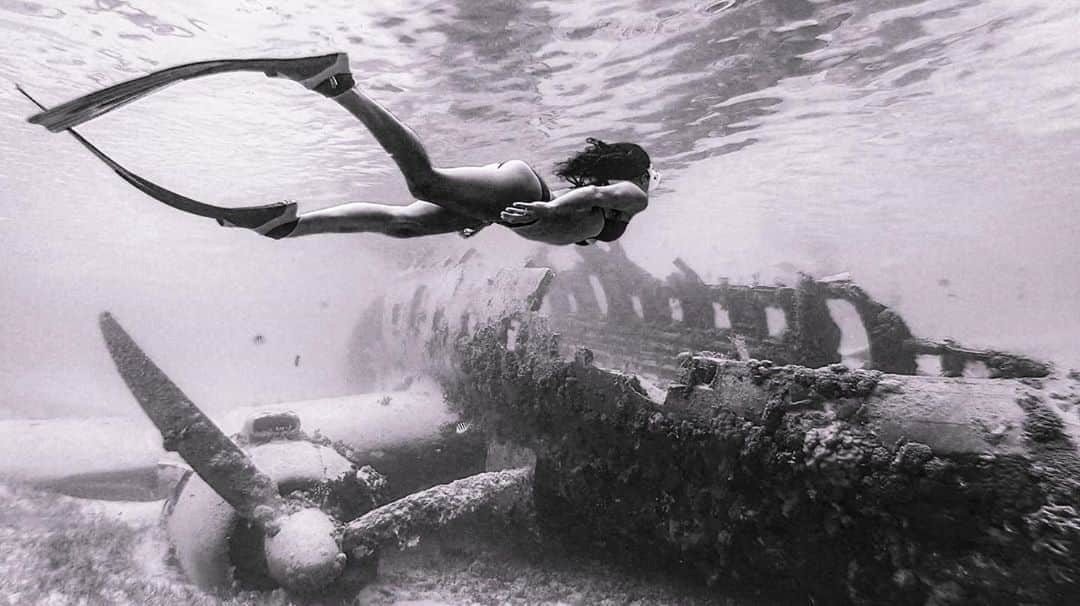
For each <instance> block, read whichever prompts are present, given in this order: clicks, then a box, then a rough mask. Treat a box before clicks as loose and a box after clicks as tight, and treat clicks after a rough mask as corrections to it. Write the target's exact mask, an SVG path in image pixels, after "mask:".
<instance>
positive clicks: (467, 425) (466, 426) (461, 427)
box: [454, 421, 473, 434]
mask: <svg viewBox="0 0 1080 606" xmlns="http://www.w3.org/2000/svg"><path fill="white" fill-rule="evenodd" d="M472 426H473V424H472V421H461V422H460V423H458V424H457V425H456V426H455V427H454V429H455V430H456V431H457V432H458V434H463V433H465V432H466V431H469V430H470V429H472Z"/></svg>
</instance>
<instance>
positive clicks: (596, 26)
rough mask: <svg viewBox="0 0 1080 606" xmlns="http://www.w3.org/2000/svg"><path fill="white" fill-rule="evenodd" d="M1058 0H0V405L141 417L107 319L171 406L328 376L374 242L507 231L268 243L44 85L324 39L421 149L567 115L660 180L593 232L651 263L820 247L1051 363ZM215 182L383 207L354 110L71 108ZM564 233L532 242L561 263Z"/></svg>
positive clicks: (1068, 353)
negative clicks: (50, 118)
mask: <svg viewBox="0 0 1080 606" xmlns="http://www.w3.org/2000/svg"><path fill="white" fill-rule="evenodd" d="M1077 32H1080V4H1078V3H1077V2H1075V1H1067V2H1062V1H1060V0H853V1H839V0H836V1H830V0H814V1H810V0H713V1H704V0H699V1H672V0H604V1H597V2H587V3H586V2H570V1H565V2H563V1H555V0H551V1H530V0H515V1H495V0H456V1H455V0H451V1H445V0H444V1H441V2H429V1H426V0H419V1H415V0H414V1H410V0H367V1H365V2H353V1H347V0H335V1H325V0H320V1H317V2H316V1H302V0H297V1H287V0H241V1H237V2H213V1H210V0H184V1H180V0H170V1H154V2H149V1H139V0H132V1H123V0H95V1H91V0H70V1H60V2H34V1H29V0H0V38H2V39H3V40H4V42H3V50H4V52H3V53H2V54H0V79H2V80H3V81H4V84H3V92H2V93H0V250H2V251H3V260H2V261H0V283H2V284H3V287H2V290H0V361H2V362H0V417H2V416H5V415H6V416H19V417H24V416H60V415H96V414H111V415H115V414H139V412H138V409H137V407H136V406H134V403H133V402H132V401H131V399H130V396H129V395H128V393H127V390H126V389H125V388H124V386H123V384H122V382H121V381H120V379H119V377H118V376H117V375H116V372H115V369H114V368H113V366H112V363H111V361H110V359H109V358H108V355H107V352H106V350H105V347H104V345H103V342H102V340H101V337H100V335H99V334H98V330H97V322H96V319H97V316H98V314H99V313H100V312H102V311H104V310H110V311H112V312H113V313H114V314H115V315H116V316H117V317H118V318H119V319H120V320H121V321H122V322H123V323H124V324H125V326H127V327H128V328H129V330H131V332H132V333H133V334H134V335H135V336H136V337H137V338H138V339H139V341H140V343H142V344H143V345H144V346H145V347H146V349H147V351H148V353H149V354H150V355H151V356H152V357H154V358H155V359H157V360H158V361H159V362H160V363H161V364H162V365H163V366H164V367H165V368H166V370H167V371H168V372H169V374H170V375H171V376H173V378H174V379H175V380H176V381H177V382H178V383H179V384H180V385H181V386H182V387H183V388H184V389H185V391H187V392H188V393H189V395H191V396H192V398H193V399H194V400H195V401H197V402H199V403H200V404H201V405H204V406H206V407H207V408H210V409H215V408H218V409H220V408H221V407H224V406H227V405H230V404H251V403H258V402H268V401H275V400H291V399H310V398H317V397H326V396H333V395H339V394H343V393H346V392H347V391H348V385H347V383H346V380H345V372H344V365H345V360H346V351H347V346H348V341H349V338H350V336H351V332H352V330H353V326H354V324H355V322H356V320H357V317H358V315H359V311H360V310H361V309H362V308H363V304H364V303H365V302H367V301H368V300H370V298H371V297H372V296H374V295H376V294H377V293H378V291H379V288H380V287H381V285H384V284H387V283H390V281H392V280H393V268H394V267H395V266H396V265H397V264H398V263H399V262H400V261H402V260H403V259H409V258H416V257H420V256H426V255H436V254H451V253H456V252H458V251H461V250H463V248H464V247H466V246H475V247H477V248H480V249H482V250H483V251H485V252H490V253H493V254H496V255H500V256H501V257H502V258H505V259H513V258H515V256H520V257H521V258H524V256H526V255H528V254H529V253H530V252H531V251H533V250H534V247H533V246H532V245H531V244H529V243H526V242H523V241H518V240H515V239H514V236H513V235H512V234H510V233H509V232H508V231H507V230H505V229H502V228H500V227H497V226H496V227H492V228H490V229H487V230H485V232H484V233H482V234H480V235H479V236H477V237H476V238H474V239H472V240H469V241H468V243H466V242H464V241H462V240H460V239H459V238H457V237H456V236H454V235H446V236H438V237H433V238H427V239H423V240H411V241H396V240H391V239H389V238H386V237H383V236H376V235H363V234H361V235H326V236H316V237H309V238H302V239H297V240H287V241H272V240H267V239H263V238H260V237H259V236H256V235H254V234H252V233H248V232H244V231H240V230H229V229H223V228H220V227H218V226H217V225H216V224H215V223H214V222H212V221H209V220H205V219H199V218H195V217H192V216H189V215H184V214H182V213H178V212H176V211H174V210H172V209H169V208H166V207H164V206H162V205H160V204H158V203H157V202H155V201H153V200H151V199H149V198H147V197H145V196H144V195H142V194H140V193H138V192H137V191H135V190H133V189H132V188H131V187H130V186H128V185H127V184H126V183H124V182H123V181H121V180H120V179H119V178H117V177H116V176H115V175H114V174H113V173H112V172H110V171H109V170H108V169H107V168H106V167H105V166H103V165H102V164H101V163H100V162H98V161H97V160H95V159H94V158H93V157H91V156H90V155H89V154H88V153H87V152H86V151H85V150H84V149H82V148H81V147H79V146H78V145H77V144H76V143H75V142H74V141H73V140H72V139H71V138H70V137H68V136H66V135H63V134H50V133H48V132H47V131H45V130H44V129H42V128H39V127H35V126H31V125H30V124H27V123H26V122H25V118H26V117H27V116H29V115H31V114H33V113H35V111H36V110H35V108H34V107H33V106H32V105H31V104H30V103H29V102H28V101H27V100H26V99H24V98H23V97H21V96H20V95H18V94H17V93H16V92H15V90H14V85H15V83H20V84H22V85H24V86H25V87H26V88H27V90H29V91H30V92H31V93H32V94H35V95H36V96H37V97H38V98H39V100H41V101H42V102H43V103H45V104H47V105H55V104H58V103H61V102H64V101H67V100H69V99H71V98H73V97H75V96H78V95H81V94H84V93H87V92H89V91H92V90H95V89H98V88H101V87H103V86H106V85H109V84H113V83H116V82H119V81H122V80H126V79H130V78H133V77H136V76H140V75H143V74H145V73H147V72H150V71H153V70H156V69H160V68H163V67H167V66H170V65H175V64H180V63H187V62H192V61H198V60H204V59H213V58H247V57H266V56H282V57H294V56H303V55H310V54H322V53H326V52H332V51H346V52H348V53H349V55H350V58H351V63H352V69H353V73H354V74H355V75H356V78H357V82H358V85H359V86H360V87H361V88H362V89H363V90H364V91H366V92H367V93H369V94H370V95H371V96H372V97H374V98H375V99H376V100H377V101H379V102H380V103H382V104H384V105H385V106H387V107H388V108H389V109H391V110H392V111H393V112H394V113H395V114H396V115H398V116H399V117H400V118H402V119H403V120H404V121H405V122H406V123H408V124H409V125H410V126H412V127H413V128H414V129H415V130H416V131H417V132H418V133H419V134H420V136H421V138H422V139H423V140H424V142H425V144H426V145H427V146H428V149H429V151H430V152H431V155H432V157H433V159H434V160H435V161H436V163H438V164H440V165H455V164H457V165H460V164H485V163H490V162H497V161H502V160H506V159H511V158H520V159H523V160H526V161H528V162H530V163H531V164H532V165H534V166H535V167H536V168H537V169H538V170H540V172H541V173H542V174H543V175H544V176H545V179H547V180H548V181H549V183H552V184H555V179H554V177H553V176H552V169H553V167H554V164H555V163H556V162H558V161H559V160H561V159H563V158H565V157H566V156H567V155H569V154H570V153H571V152H573V151H574V150H576V149H579V148H580V147H582V145H583V144H584V139H585V138H586V137H590V136H592V137H599V138H602V139H605V140H607V141H618V140H631V141H636V142H639V143H640V144H642V145H643V146H644V147H645V148H646V149H647V150H648V151H649V152H650V153H651V155H652V157H653V160H654V165H655V166H656V167H657V168H658V169H659V170H660V172H661V173H662V174H663V181H662V183H661V185H660V187H659V188H658V189H657V190H655V193H654V195H653V198H652V200H653V201H652V204H651V206H650V208H649V209H648V210H647V211H646V214H644V215H642V216H640V217H639V218H638V220H636V221H635V222H634V224H633V226H632V227H631V228H630V229H629V230H628V231H627V233H626V235H625V236H624V238H623V240H622V241H623V242H624V247H625V249H626V250H627V252H628V254H629V255H630V256H631V258H632V259H633V260H635V261H636V262H638V263H640V264H641V265H643V266H644V267H646V268H647V269H649V270H650V271H652V272H654V273H655V274H657V275H659V276H663V275H666V274H667V273H668V272H669V271H670V270H671V261H672V260H673V259H674V258H675V257H677V256H678V257H682V258H683V259H685V260H686V261H687V262H688V263H689V264H690V265H691V266H692V267H694V268H695V269H697V270H698V271H699V272H700V273H701V274H702V275H703V276H704V277H705V278H706V279H707V280H716V279H719V278H720V277H729V278H731V279H732V281H733V282H744V283H749V282H752V281H755V280H756V281H761V282H764V283H772V281H774V280H786V281H788V282H789V283H790V282H792V281H793V280H794V279H795V276H796V272H799V271H803V272H807V273H810V274H812V275H814V276H817V277H821V276H825V275H829V274H834V273H839V272H851V275H852V277H853V279H854V280H855V281H856V282H857V283H859V284H860V285H862V286H863V287H864V288H866V289H867V290H868V291H869V292H870V294H871V295H872V296H874V297H875V298H876V299H878V300H880V301H882V302H883V303H885V304H887V305H891V306H894V307H895V308H896V309H897V310H898V311H899V312H900V313H901V314H902V315H903V316H904V318H906V319H907V321H908V322H909V324H910V325H911V328H912V332H914V333H915V334H917V335H919V336H922V337H928V338H944V337H952V338H956V339H958V340H960V341H961V342H963V343H964V344H965V345H970V346H976V347H993V348H999V349H1007V350H1013V351H1017V352H1022V353H1027V354H1030V355H1032V356H1035V357H1039V358H1046V359H1050V360H1054V361H1056V362H1058V363H1059V365H1062V366H1065V367H1069V366H1077V365H1080V345H1077V343H1078V342H1080V313H1078V312H1077V301H1078V300H1080V271H1077V269H1078V267H1080V244H1078V242H1077V234H1078V233H1080V212H1078V211H1077V203H1078V202H1080V171H1077V167H1078V166H1080V145H1078V135H1080V36H1078V35H1077ZM80 130H81V132H83V134H84V135H86V136H87V137H88V138H89V139H90V140H91V141H93V142H94V143H96V144H98V145H100V146H101V147H102V148H104V149H105V150H106V151H107V152H109V153H111V154H113V155H114V156H115V157H116V159H117V160H119V161H120V162H121V163H123V164H125V165H126V166H128V167H129V168H131V169H132V170H135V171H136V172H139V173H140V174H143V175H145V176H146V177H148V178H150V179H152V180H154V181H156V182H159V183H161V184H163V185H165V186H166V187H169V188H170V189H173V190H175V191H178V192H181V193H183V194H185V195H188V196H191V197H194V198H196V199H200V200H207V201H213V202H217V203H221V204H224V205H251V204H263V203H268V202H273V201H278V200H282V199H287V198H288V199H295V200H298V201H299V202H300V204H301V209H302V210H311V209H314V208H319V207H324V206H329V205H332V204H338V203H342V202H346V201H361V200H363V201H375V202H391V203H401V204H404V203H407V202H409V201H410V199H409V196H408V192H407V190H406V188H405V186H404V184H403V182H402V179H401V177H400V176H399V174H398V173H397V171H396V168H395V167H394V165H393V163H392V162H391V161H390V159H389V158H388V157H387V156H386V154H385V153H384V152H383V151H382V150H381V149H380V148H379V147H378V146H377V145H376V144H375V142H374V141H373V139H372V137H371V136H370V135H369V134H368V132H367V131H366V130H365V129H364V128H362V127H361V126H360V125H359V124H357V123H356V122H355V121H354V120H353V119H352V118H351V117H350V116H349V115H348V114H347V113H346V112H344V111H343V110H342V109H341V108H340V107H338V106H337V105H336V104H334V103H331V102H328V101H327V100H325V99H323V98H322V97H320V96H318V95H315V94H312V93H309V92H307V91H305V90H303V89H302V88H301V87H299V86H297V85H295V84H293V83H291V82H286V81H281V80H270V79H267V78H263V77H261V76H257V75H253V74H230V75H221V76H215V77H213V78H203V79H199V80H196V81H191V82H185V83H181V84H178V85H176V86H173V87H171V88H169V89H168V90H166V91H164V92H162V93H160V94H156V95H154V96H151V97H148V98H146V99H143V100H140V101H138V102H137V103H133V104H131V105H129V106H127V107H124V108H122V109H120V110H118V111H116V112H113V113H111V114H109V115H107V116H104V117H103V118H101V119H99V120H95V121H93V122H91V123H88V124H86V125H85V126H84V127H81V128H80ZM574 253H575V251H574V250H573V249H572V247H571V248H569V249H565V250H562V251H560V254H562V255H563V256H564V257H568V258H572V256H573V255H574Z"/></svg>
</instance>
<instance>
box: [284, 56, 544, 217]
mask: <svg viewBox="0 0 1080 606" xmlns="http://www.w3.org/2000/svg"><path fill="white" fill-rule="evenodd" d="M344 64H345V65H347V60H345V62H344ZM335 65H336V67H335V68H333V69H330V68H328V67H327V65H326V62H325V61H322V58H315V59H312V60H311V66H308V67H304V64H303V63H302V62H301V63H296V62H293V63H289V64H285V63H282V65H281V66H280V68H281V69H279V70H276V71H272V72H271V71H268V72H267V74H268V75H272V76H277V77H285V78H290V79H292V80H295V81H298V82H301V83H302V84H304V86H307V87H308V88H312V89H313V90H315V91H317V92H319V93H320V94H322V95H324V96H326V97H328V98H330V99H333V100H334V101H335V102H337V103H338V105H341V106H342V107H344V108H345V109H346V110H347V111H348V112H349V113H351V114H352V115H353V116H355V117H356V118H357V119H358V120H360V122H362V123H363V124H364V126H365V127H367V129H368V130H369V131H370V132H371V134H372V135H374V137H375V140H376V141H378V142H379V145H381V146H382V148H383V149H384V150H386V152H387V153H388V154H390V156H391V157H392V158H393V159H394V162H395V163H396V164H397V166H398V169H399V170H400V171H401V174H402V176H404V177H405V182H406V184H407V185H408V187H409V191H410V192H411V193H412V195H413V196H415V197H416V198H418V199H420V200H423V201H426V202H432V203H434V204H438V205H439V206H442V207H443V208H446V209H448V210H450V211H453V212H454V213H457V214H458V215H463V216H466V217H473V218H474V219H477V220H480V221H494V220H498V219H499V213H501V212H502V210H503V209H504V208H506V206H508V205H509V204H510V203H512V202H518V201H535V200H538V199H539V196H540V193H539V190H538V187H539V185H538V182H537V177H536V176H535V173H533V171H532V169H531V168H529V166H528V165H527V164H525V163H524V162H520V161H513V162H506V163H503V164H499V165H494V164H492V165H489V166H476V167H459V168H436V167H435V166H433V165H432V163H431V158H430V157H429V156H428V153H427V150H426V149H424V145H423V143H421V141H420V138H419V137H418V136H417V135H416V133H415V132H413V131H412V129H410V128H409V127H408V126H406V125H405V124H404V123H403V122H401V121H400V120H398V119H397V117H396V116H394V114H392V113H390V111H389V110H387V109H386V108H384V107H382V106H381V105H379V104H378V103H377V102H375V101H374V100H373V99H371V98H370V97H368V96H367V95H365V94H363V93H362V92H360V91H358V90H356V89H355V88H354V86H353V84H354V80H353V77H352V75H351V74H350V73H348V72H343V73H336V74H335V75H334V76H332V77H329V78H327V79H326V80H324V81H323V82H321V83H319V84H315V85H313V84H314V81H315V80H316V79H317V78H318V77H321V76H319V75H317V74H326V73H328V72H327V70H328V69H329V70H330V71H335V70H336V69H344V68H343V67H341V66H342V65H343V63H342V62H341V60H340V59H339V60H338V63H336V64H335ZM319 69H321V70H322V71H321V72H320V71H318V70H319Z"/></svg>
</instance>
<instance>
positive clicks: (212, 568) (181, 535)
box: [164, 413, 382, 590]
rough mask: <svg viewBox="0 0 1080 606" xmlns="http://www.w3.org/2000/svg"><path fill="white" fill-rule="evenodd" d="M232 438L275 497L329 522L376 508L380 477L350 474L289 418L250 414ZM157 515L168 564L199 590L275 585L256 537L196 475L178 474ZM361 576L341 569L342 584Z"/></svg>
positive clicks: (259, 534) (260, 537)
mask: <svg viewBox="0 0 1080 606" xmlns="http://www.w3.org/2000/svg"><path fill="white" fill-rule="evenodd" d="M234 440H235V441H236V442H237V444H239V445H240V446H241V447H242V448H243V449H244V451H245V452H246V453H247V454H248V456H250V457H251V459H252V461H253V462H254V463H255V465H256V466H257V467H258V468H259V469H260V470H262V471H263V472H264V473H265V474H267V475H268V476H270V478H272V479H273V480H274V481H275V482H276V483H277V485H278V488H279V492H280V493H281V495H282V496H283V497H289V500H290V501H293V502H298V503H303V504H304V505H307V506H311V507H314V508H318V509H320V510H322V511H323V512H324V513H326V514H327V515H328V516H329V517H330V518H332V520H333V521H334V523H338V521H340V520H351V519H353V518H355V517H356V516H357V515H360V514H362V513H364V512H365V511H367V510H370V509H371V508H373V507H374V506H376V505H377V503H376V493H377V491H378V489H379V487H380V486H379V485H380V483H381V482H382V478H381V476H379V475H378V474H376V473H374V472H373V470H371V469H370V468H367V467H365V468H364V469H363V471H360V470H358V469H357V468H356V467H355V466H354V465H353V464H352V463H351V462H350V461H349V460H348V459H346V458H345V457H344V456H342V455H341V454H340V453H339V452H338V451H337V450H335V449H334V448H333V447H332V446H331V445H329V444H326V443H320V442H318V441H315V440H312V439H311V438H310V437H308V436H306V435H305V434H304V433H303V432H302V431H301V428H300V420H299V418H298V417H297V416H296V415H295V414H292V413H265V414H260V415H255V416H253V417H252V418H250V419H248V421H247V423H245V426H244V430H243V431H242V432H241V434H239V435H238V436H235V437H234ZM164 515H165V528H166V532H167V536H168V540H169V543H170V545H171V546H172V553H173V556H174V558H175V561H176V563H177V564H178V565H179V567H180V569H181V570H182V571H183V573H184V574H185V575H186V576H187V577H188V578H189V579H190V580H191V581H192V582H194V583H195V584H196V585H198V586H199V587H201V588H203V589H208V590H221V589H253V590H269V589H274V588H276V587H277V586H278V584H277V582H276V581H274V579H273V577H272V576H271V574H270V569H269V566H268V564H267V559H266V555H265V541H266V537H265V534H264V532H263V531H262V530H261V529H259V528H257V527H256V526H255V525H254V524H253V523H252V522H250V521H249V520H246V519H243V518H241V517H240V516H239V515H237V513H236V511H235V510H234V509H233V507H232V506H231V505H229V504H228V503H226V502H225V500H224V499H222V498H221V497H220V496H219V495H218V494H217V493H216V492H215V491H214V490H213V489H212V488H211V487H210V486H209V485H208V484H207V483H206V482H205V481H203V479H202V478H200V477H199V476H198V475H197V474H195V473H193V472H188V473H187V474H185V476H184V477H183V478H182V479H181V481H180V482H179V483H178V484H177V486H176V489H175V490H174V493H173V496H172V497H171V498H170V499H169V500H168V501H167V502H166V504H165V510H164ZM354 566H359V564H354ZM366 575H367V573H366V572H364V571H357V570H352V571H346V574H345V575H344V576H343V582H348V581H349V580H350V579H352V580H355V579H359V578H360V577H365V576H366Z"/></svg>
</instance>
